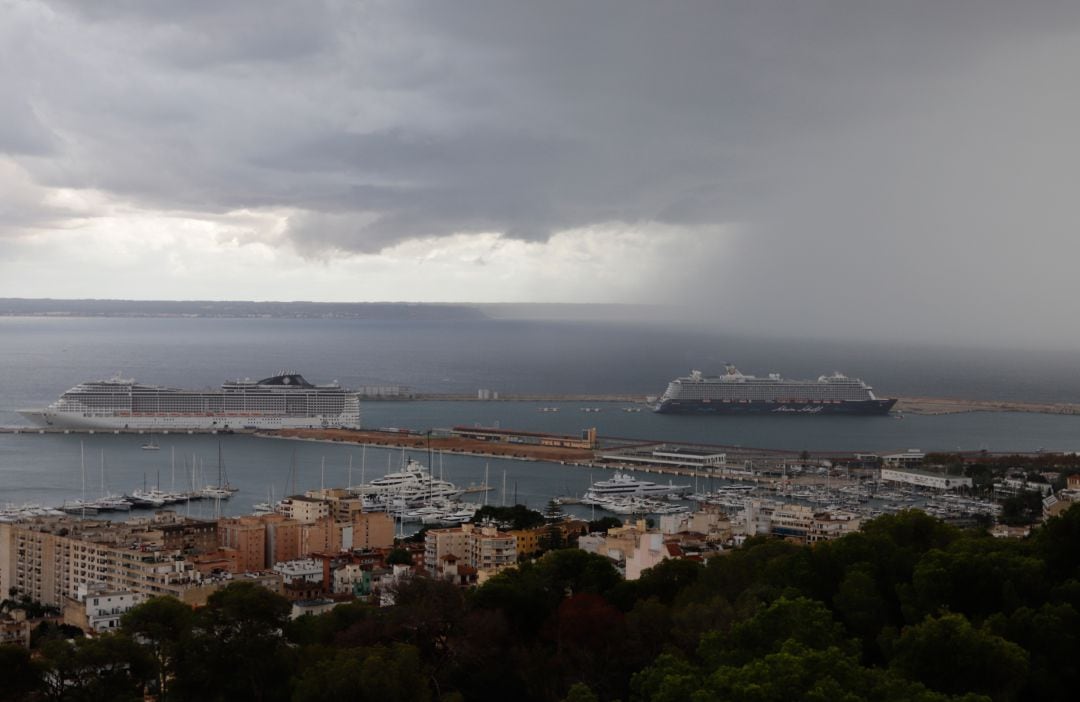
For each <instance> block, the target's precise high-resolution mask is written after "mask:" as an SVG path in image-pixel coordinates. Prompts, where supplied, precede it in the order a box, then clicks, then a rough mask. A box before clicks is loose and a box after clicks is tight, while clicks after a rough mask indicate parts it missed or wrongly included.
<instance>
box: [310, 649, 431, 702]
mask: <svg viewBox="0 0 1080 702" xmlns="http://www.w3.org/2000/svg"><path fill="white" fill-rule="evenodd" d="M428 679H429V678H428V675H427V673H426V672H425V671H424V669H423V666H422V665H421V662H420V655H419V652H418V651H417V650H416V648H415V647H413V646H409V645H406V644H394V645H391V646H375V647H372V648H360V649H356V648H353V649H344V650H340V651H337V652H335V653H333V654H332V655H331V656H328V657H324V658H322V659H321V660H319V661H318V662H316V663H315V664H314V665H312V666H311V667H309V668H308V669H307V670H305V671H304V672H303V673H302V674H301V675H300V676H299V679H298V680H297V681H296V690H295V692H294V693H293V697H292V699H293V701H294V702H338V701H339V700H358V701H359V702H367V701H368V700H370V701H371V702H426V701H427V700H429V699H431V689H430V687H429V686H428V683H427V681H428Z"/></svg>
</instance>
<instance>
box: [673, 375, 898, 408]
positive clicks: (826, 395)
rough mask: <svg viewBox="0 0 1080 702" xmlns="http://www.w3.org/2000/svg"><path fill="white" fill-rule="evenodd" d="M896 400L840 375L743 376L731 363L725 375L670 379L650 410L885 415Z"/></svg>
mask: <svg viewBox="0 0 1080 702" xmlns="http://www.w3.org/2000/svg"><path fill="white" fill-rule="evenodd" d="M894 404H896V400H895V399H881V398H878V397H875V396H874V391H873V388H871V387H870V386H869V385H867V384H866V383H864V382H863V381H861V380H859V379H857V378H848V377H847V376H844V375H841V374H840V373H834V374H833V375H823V376H821V377H820V378H818V379H817V380H790V379H787V378H781V377H780V375H779V374H778V373H770V374H769V375H768V376H765V377H761V378H759V377H757V376H754V375H744V374H742V373H740V372H739V370H738V369H737V368H735V366H732V365H728V366H726V367H725V372H724V374H723V375H717V376H706V375H703V374H702V373H701V371H691V373H690V375H689V376H686V377H684V378H676V379H675V380H672V381H671V382H670V383H668V386H667V390H666V391H665V392H664V394H663V395H662V396H660V399H659V400H658V401H657V403H656V405H655V407H654V409H655V410H656V411H657V412H661V413H707V414H777V415H785V414H853V415H868V414H871V415H872V414H888V412H889V410H890V409H892V406H893V405H894Z"/></svg>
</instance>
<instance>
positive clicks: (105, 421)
mask: <svg viewBox="0 0 1080 702" xmlns="http://www.w3.org/2000/svg"><path fill="white" fill-rule="evenodd" d="M20 414H21V415H22V416H23V417H25V418H26V419H27V420H29V421H30V423H32V424H34V425H35V426H39V427H52V428H56V429H83V430H86V429H94V430H99V429H100V430H128V431H130V430H147V431H155V432H168V431H228V430H237V429H323V428H326V429H358V428H359V426H360V423H359V420H357V421H356V422H355V423H352V422H349V421H347V420H346V421H343V420H342V418H341V417H337V416H335V417H318V416H316V417H289V416H281V415H269V414H268V415H234V416H217V415H215V416H202V415H183V414H179V413H177V414H169V415H164V414H163V415H149V414H148V415H139V416H117V415H112V414H104V413H103V414H98V415H87V414H77V413H68V412H54V411H50V410H26V411H22V412H20Z"/></svg>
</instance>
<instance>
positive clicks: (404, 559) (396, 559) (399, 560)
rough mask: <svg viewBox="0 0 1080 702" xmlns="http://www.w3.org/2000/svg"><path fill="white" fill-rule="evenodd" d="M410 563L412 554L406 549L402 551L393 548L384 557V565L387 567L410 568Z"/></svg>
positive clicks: (401, 549)
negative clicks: (401, 566) (405, 566)
mask: <svg viewBox="0 0 1080 702" xmlns="http://www.w3.org/2000/svg"><path fill="white" fill-rule="evenodd" d="M412 563H413V560H412V554H411V553H409V552H408V551H407V550H406V549H403V548H395V549H394V550H392V551H391V552H390V553H389V554H388V555H387V556H386V565H388V566H395V565H407V566H411V565H412Z"/></svg>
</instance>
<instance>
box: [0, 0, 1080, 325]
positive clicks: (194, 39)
mask: <svg viewBox="0 0 1080 702" xmlns="http://www.w3.org/2000/svg"><path fill="white" fill-rule="evenodd" d="M0 88H2V95H3V102H2V104H3V109H2V110H0V296H14V297H116V298H137V299H215V298H217V299H272V300H290V299H303V300H334V301H352V300H417V301H485V302H490V301H512V302H520V301H539V302H625V303H662V304H669V305H672V306H674V308H675V309H677V310H678V314H679V315H681V316H683V317H685V318H688V319H699V320H701V321H702V323H704V324H707V325H713V326H716V327H717V328H725V329H727V328H730V329H739V330H744V331H767V332H769V333H774V334H775V333H780V334H782V335H787V334H790V335H798V334H804V333H812V334H815V335H819V336H838V337H866V338H885V339H889V338H904V339H915V340H928V341H945V342H949V343H960V342H963V343H972V342H974V343H983V342H985V343H995V344H997V343H1008V344H1011V345H1015V344H1025V343H1031V344H1033V345H1039V344H1054V345H1067V346H1077V347H1080V325H1077V324H1075V323H1074V322H1073V319H1074V317H1075V312H1076V311H1077V307H1078V304H1077V300H1078V299H1080V294H1078V293H1077V292H1075V289H1076V288H1077V285H1076V283H1075V277H1076V271H1077V268H1078V266H1080V237H1078V236H1077V235H1076V233H1075V232H1074V229H1075V228H1076V227H1075V221H1076V215H1075V212H1076V210H1077V208H1078V203H1080V193H1078V190H1080V173H1078V171H1080V136H1078V132H1080V3H1076V2H1025V3H1017V2H1012V1H1003V0H993V1H992V0H980V1H977V2H976V1H962V0H956V1H952V2H940V1H938V0H926V1H922V2H920V1H914V0H913V1H900V2H884V1H882V2H865V1H864V0H852V1H850V2H843V1H831V2H826V1H824V0H811V1H802V0H800V1H795V0H787V1H786V2H772V1H769V0H755V1H754V2H749V1H745V2H735V1H725V2H719V1H715V0H714V1H712V2H673V3H660V2H628V1H625V0H620V1H618V2H614V1H613V2H602V1H594V2H581V1H580V0H578V1H573V2H570V1H567V2H557V1H548V2H533V3H524V2H521V3H519V2H506V1H505V0H503V1H497V0H493V1H491V2H471V1H460V0H458V1H454V2H423V3H421V2H407V1H402V0H387V1H385V2H382V1H377V2H362V1H359V0H340V1H338V0H328V1H317V0H297V1H296V2H288V1H270V0H231V1H224V2H223V1H221V0H186V1H185V2H175V1H174V0H94V1H93V2H83V1H80V0H71V1H69V2H62V1H59V0H56V1H45V0H0Z"/></svg>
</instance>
